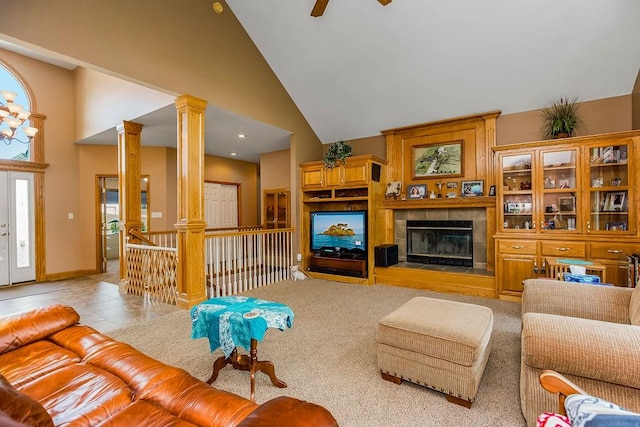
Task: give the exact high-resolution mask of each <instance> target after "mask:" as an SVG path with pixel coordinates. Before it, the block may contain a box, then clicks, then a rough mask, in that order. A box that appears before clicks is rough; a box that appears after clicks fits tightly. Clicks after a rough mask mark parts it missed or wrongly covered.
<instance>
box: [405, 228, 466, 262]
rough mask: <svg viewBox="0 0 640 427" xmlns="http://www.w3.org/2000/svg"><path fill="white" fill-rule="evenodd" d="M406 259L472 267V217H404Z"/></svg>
mask: <svg viewBox="0 0 640 427" xmlns="http://www.w3.org/2000/svg"><path fill="white" fill-rule="evenodd" d="M407 261H409V262H420V263H423V264H440V265H452V266H462V267H473V221H407Z"/></svg>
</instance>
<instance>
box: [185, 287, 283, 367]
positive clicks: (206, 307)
mask: <svg viewBox="0 0 640 427" xmlns="http://www.w3.org/2000/svg"><path fill="white" fill-rule="evenodd" d="M191 322H192V324H191V338H192V339H196V338H208V339H209V347H210V349H211V351H212V352H213V351H215V350H217V349H218V348H221V349H222V351H223V352H224V354H225V356H226V357H229V355H230V354H231V352H232V351H233V349H234V348H236V347H238V346H240V347H243V348H244V349H246V350H249V349H250V348H251V339H252V338H253V339H256V340H258V341H262V339H263V338H264V334H265V333H266V331H267V329H268V328H278V329H280V330H281V331H284V330H285V329H286V328H287V327H289V328H290V327H291V326H292V325H293V311H292V310H291V309H290V308H289V307H288V306H286V305H284V304H280V303H278V302H271V301H265V300H261V299H257V298H249V297H243V296H232V297H220V298H212V299H210V300H207V301H204V302H203V303H201V304H198V305H197V306H195V307H193V308H192V309H191Z"/></svg>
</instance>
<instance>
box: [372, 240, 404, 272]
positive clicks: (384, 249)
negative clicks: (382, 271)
mask: <svg viewBox="0 0 640 427" xmlns="http://www.w3.org/2000/svg"><path fill="white" fill-rule="evenodd" d="M374 258H375V263H376V264H375V265H376V267H389V266H390V265H394V264H397V263H398V245H380V246H376V247H375V248H374Z"/></svg>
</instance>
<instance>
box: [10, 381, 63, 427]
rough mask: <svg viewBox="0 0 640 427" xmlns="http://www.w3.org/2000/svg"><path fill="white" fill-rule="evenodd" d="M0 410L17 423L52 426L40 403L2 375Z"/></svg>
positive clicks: (38, 426) (39, 426)
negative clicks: (17, 388) (21, 391)
mask: <svg viewBox="0 0 640 427" xmlns="http://www.w3.org/2000/svg"><path fill="white" fill-rule="evenodd" d="M0 412H2V413H4V414H5V415H7V416H8V417H10V418H11V419H13V420H14V421H17V422H19V423H24V424H27V425H30V426H37V427H53V420H51V417H50V416H49V414H48V413H47V411H45V409H44V408H43V407H42V405H41V404H40V403H38V402H36V401H35V400H34V399H32V398H31V397H29V396H27V395H26V394H22V393H20V392H19V391H18V390H16V389H15V388H13V386H12V385H11V383H10V382H9V381H8V380H7V379H6V378H5V377H3V376H2V375H0Z"/></svg>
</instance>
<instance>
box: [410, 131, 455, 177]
mask: <svg viewBox="0 0 640 427" xmlns="http://www.w3.org/2000/svg"><path fill="white" fill-rule="evenodd" d="M462 143H463V141H462V140H460V141H449V142H441V143H436V144H428V145H415V146H413V147H412V153H411V164H412V166H413V173H412V178H414V179H421V178H425V179H426V178H433V177H444V176H463V170H462V165H463V164H464V163H463V162H462V153H463V144H462Z"/></svg>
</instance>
